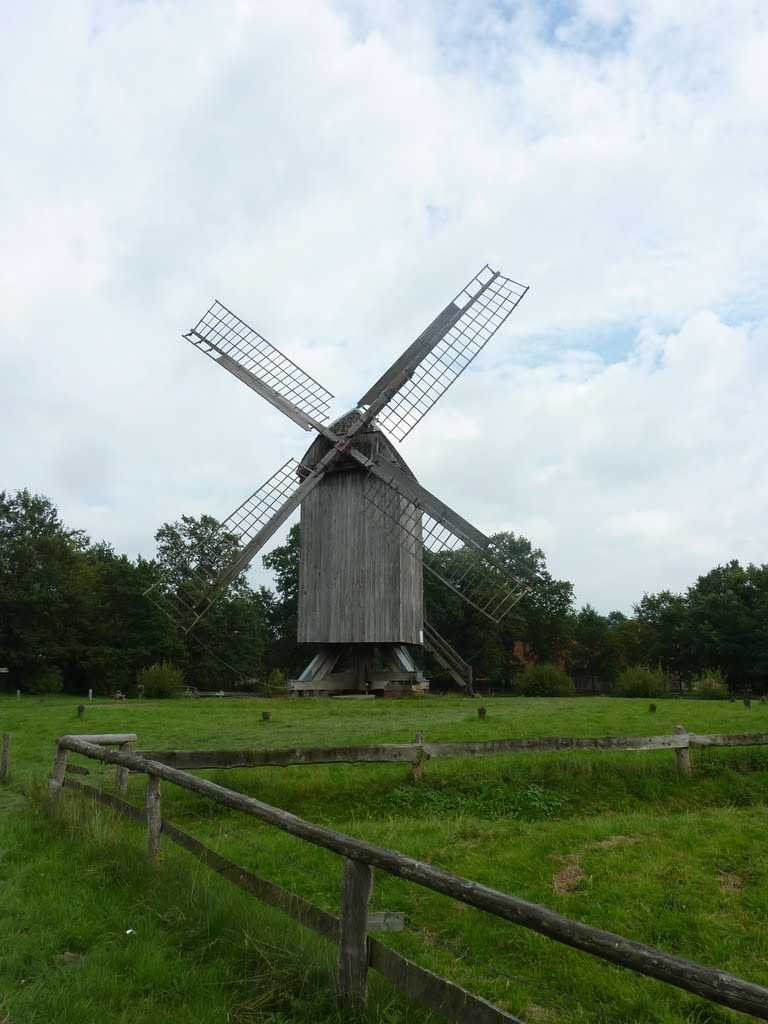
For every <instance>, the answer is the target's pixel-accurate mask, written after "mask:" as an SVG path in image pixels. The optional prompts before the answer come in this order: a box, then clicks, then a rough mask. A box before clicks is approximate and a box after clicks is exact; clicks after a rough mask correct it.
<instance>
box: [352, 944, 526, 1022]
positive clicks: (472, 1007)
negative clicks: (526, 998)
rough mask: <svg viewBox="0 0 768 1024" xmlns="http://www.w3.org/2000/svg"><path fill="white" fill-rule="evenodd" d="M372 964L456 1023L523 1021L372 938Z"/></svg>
mask: <svg viewBox="0 0 768 1024" xmlns="http://www.w3.org/2000/svg"><path fill="white" fill-rule="evenodd" d="M368 945H369V956H370V961H369V964H370V966H371V967H372V968H373V969H374V970H375V971H378V972H379V974H380V975H381V976H382V977H384V978H386V979H387V981H389V982H391V983H392V984H393V985H394V986H395V988H398V989H400V991H401V992H405V994H406V995H408V996H410V997H411V998H412V999H415V1000H416V1001H417V1002H419V1003H421V1005H422V1006H426V1007H427V1008H428V1009H430V1010H434V1011H435V1012H437V1013H440V1014H442V1015H443V1016H444V1017H447V1018H448V1020H451V1021H455V1022H456V1024H466V1022H467V1021H472V1024H523V1022H522V1021H521V1020H520V1018H519V1017H514V1016H512V1014H511V1013H507V1012H506V1011H505V1010H501V1009H499V1007H498V1006H494V1005H493V1003H489V1002H488V1001H487V1000H486V999H482V998H481V997H480V996H476V995H474V993H472V992H468V991H467V990H466V989H465V988H462V987H461V986H460V985H456V984H455V983H454V982H452V981H447V980H446V979H445V978H441V977H440V976H439V975H438V974H433V973H432V971H428V970H427V969H426V968H425V967H419V965H418V964H415V963H413V961H412V960H408V959H407V958H406V957H404V956H402V955H401V954H400V953H396V952H395V951H394V950H393V949H390V948H389V946H385V945H384V943H383V942H379V941H378V940H377V939H371V938H369V939H368Z"/></svg>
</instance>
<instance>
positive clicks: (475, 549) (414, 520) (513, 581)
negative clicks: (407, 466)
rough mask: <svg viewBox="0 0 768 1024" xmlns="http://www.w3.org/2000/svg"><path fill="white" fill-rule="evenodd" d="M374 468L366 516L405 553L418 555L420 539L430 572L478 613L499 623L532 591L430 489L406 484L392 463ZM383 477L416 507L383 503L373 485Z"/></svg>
mask: <svg viewBox="0 0 768 1024" xmlns="http://www.w3.org/2000/svg"><path fill="white" fill-rule="evenodd" d="M370 468H371V474H370V476H369V485H367V486H366V491H365V510H366V514H367V515H369V516H370V517H371V519H372V520H373V521H374V522H375V523H376V524H377V525H378V526H379V527H380V528H381V529H384V530H386V531H387V532H388V533H389V534H390V535H391V536H393V537H396V538H398V540H399V541H400V543H401V545H402V547H403V548H404V550H406V551H409V552H410V553H411V554H414V553H415V550H414V541H415V540H417V539H418V540H420V541H421V547H417V549H416V550H417V551H418V554H419V555H420V556H421V558H422V561H423V563H424V568H425V569H426V570H427V571H428V572H430V573H432V575H433V576H436V577H437V579H439V580H442V582H443V583H445V584H446V585H447V586H449V587H450V588H451V589H452V590H454V591H455V592H456V593H457V594H458V595H459V596H460V597H463V598H464V600H465V601H467V602H468V603H469V604H471V605H472V606H473V607H475V608H477V610H478V611H481V612H482V613H483V614H484V615H487V616H488V618H489V619H491V620H492V621H493V622H499V621H500V620H501V618H502V617H503V616H504V615H506V613H507V612H508V611H509V610H510V609H511V608H512V607H513V606H514V605H515V604H517V602H518V601H519V600H520V598H521V597H523V595H524V594H527V593H529V592H530V591H531V587H530V586H529V585H528V584H527V583H525V582H524V581H523V580H522V579H520V578H519V577H518V576H516V575H514V573H512V572H511V571H510V570H509V569H508V568H507V567H506V565H505V564H504V562H503V560H502V557H501V555H500V554H499V553H497V552H496V551H495V550H494V547H493V544H492V542H491V540H490V539H489V538H488V537H486V536H485V534H483V533H481V532H480V531H479V530H477V529H475V527H474V526H471V525H470V524H469V523H467V521H466V520H465V519H463V518H462V517H461V516H459V515H458V513H456V512H454V511H453V509H451V508H449V507H448V506H447V505H445V504H444V503H443V502H441V501H440V500H439V499H438V498H435V496H434V495H432V494H430V492H429V491H427V490H426V488H424V487H421V485H419V484H417V483H416V482H415V481H412V480H409V479H408V478H407V477H406V476H405V474H403V479H402V480H397V479H396V474H395V473H393V472H392V471H391V466H390V465H389V464H386V465H384V466H382V465H381V464H380V465H379V466H373V465H372V466H371V467H370ZM377 476H378V477H382V478H384V479H387V480H388V482H389V484H390V486H391V487H392V488H393V489H394V490H396V491H397V492H398V493H399V494H401V495H402V496H403V497H404V498H406V499H408V501H409V502H410V504H404V503H399V504H398V503H393V502H391V501H382V500H381V497H380V495H381V489H380V488H378V487H375V486H372V485H370V481H372V480H373V479H374V478H375V477H377ZM422 549H423V550H422Z"/></svg>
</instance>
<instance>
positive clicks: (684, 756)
mask: <svg viewBox="0 0 768 1024" xmlns="http://www.w3.org/2000/svg"><path fill="white" fill-rule="evenodd" d="M675 733H676V735H678V736H684V735H685V726H684V725H676V726H675ZM675 757H676V759H677V770H678V771H679V772H681V773H682V774H683V775H690V774H691V771H692V768H691V750H690V747H689V746H688V744H687V743H686V745H685V746H684V747H675Z"/></svg>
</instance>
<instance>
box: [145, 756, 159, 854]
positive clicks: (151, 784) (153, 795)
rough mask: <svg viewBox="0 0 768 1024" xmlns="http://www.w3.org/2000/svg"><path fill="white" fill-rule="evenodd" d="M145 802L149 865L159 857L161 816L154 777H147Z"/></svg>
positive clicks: (157, 781) (157, 789)
mask: <svg viewBox="0 0 768 1024" xmlns="http://www.w3.org/2000/svg"><path fill="white" fill-rule="evenodd" d="M145 800H146V805H147V856H148V857H149V863H150V864H156V863H157V860H158V858H159V856H160V833H161V831H162V828H163V815H162V809H161V807H160V780H159V779H158V778H157V777H156V776H154V775H148V776H147V790H146V795H145Z"/></svg>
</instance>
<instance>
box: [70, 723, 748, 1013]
mask: <svg viewBox="0 0 768 1024" xmlns="http://www.w3.org/2000/svg"><path fill="white" fill-rule="evenodd" d="M676 738H677V737H674V738H673V739H676ZM666 739H670V737H666ZM699 739H701V737H699ZM135 741H136V736H135V735H133V734H123V735H103V736H95V737H94V736H61V737H59V739H58V741H57V749H56V760H55V763H54V769H53V775H52V778H51V784H50V791H51V795H52V796H53V797H54V798H56V797H58V795H59V793H60V792H61V789H62V787H67V788H71V789H75V790H77V791H79V792H80V793H81V794H83V795H85V796H88V797H90V798H91V799H94V800H97V801H99V802H101V803H104V804H107V805H108V806H110V807H112V808H113V809H115V810H116V811H118V812H119V813H121V814H124V815H126V816H127V817H129V818H132V819H133V820H135V821H138V822H141V823H143V824H145V825H146V828H147V835H148V854H149V857H150V860H155V859H156V858H157V855H158V852H159V850H160V843H161V836H163V835H164V836H166V838H167V839H169V840H171V841H172V842H174V843H177V844H178V845H180V846H182V847H183V848H184V849H186V850H188V851H189V852H190V853H192V854H193V855H194V856H195V857H197V858H198V859H199V860H200V861H201V862H202V863H204V864H206V865H208V866H209V867H211V868H212V869H213V870H214V871H216V872H217V873H219V874H221V875H222V877H224V878H226V879H228V880H229V881H230V882H232V883H233V884H235V885H237V886H238V887H239V888H241V889H243V890H244V891H246V892H248V893H250V894H251V895H253V896H255V897H257V898H258V899H260V900H262V901H263V902H265V903H267V904H270V905H271V906H274V907H277V908H279V909H280V910H281V911H282V912H283V913H285V914H287V915H288V916H289V917H291V918H293V919H294V920H296V921H298V922H299V923H300V924H302V925H304V926H306V927H308V928H311V929H313V930H314V931H316V932H318V933H319V934H320V935H322V936H323V937H324V938H326V939H328V940H329V941H331V942H334V943H336V944H337V946H338V950H339V952H338V977H339V985H340V988H341V991H342V992H343V993H344V994H345V995H346V996H348V998H349V999H350V1000H352V1001H355V1000H363V999H365V995H366V991H367V975H368V970H369V968H373V969H374V970H376V971H378V972H379V973H380V974H381V975H382V976H384V977H385V978H387V979H388V980H389V981H390V982H391V983H392V984H393V985H395V986H396V987H397V988H398V989H400V990H401V991H402V992H405V993H406V994H407V995H409V996H411V997H412V998H414V999H416V1000H417V1001H419V1002H420V1003H422V1004H423V1005H424V1006H427V1007H428V1008H430V1009H432V1010H435V1011H437V1012H438V1013H441V1014H443V1015H444V1016H445V1017H447V1018H448V1019H449V1020H452V1021H456V1022H464V1021H467V1020H471V1021H473V1022H476V1024H502V1022H507V1024H509V1022H512V1024H515V1022H516V1024H522V1022H520V1021H519V1019H518V1018H517V1017H514V1016H513V1015H511V1014H510V1013H508V1012H506V1011H504V1010H501V1009H499V1008H498V1007H495V1006H493V1005H492V1004H491V1003H489V1002H487V1001H486V1000H484V999H482V998H480V997H479V996H476V995H474V994H473V993H471V992H468V991H467V990H466V989H463V988H461V987H460V986H458V985H456V984H454V983H452V982H450V981H448V980H446V979H445V978H440V977H438V976H437V975H435V974H433V973H432V972H431V971H428V970H426V969H425V968H423V967H420V966H418V965H417V964H415V963H413V962H412V961H410V960H408V959H406V958H405V957H403V956H401V955H400V954H399V953H396V952H395V951H394V950H393V949H391V948H389V947H388V946H386V945H384V944H383V943H381V942H380V941H379V940H377V939H375V938H373V937H372V936H370V935H369V934H368V932H369V931H373V930H375V929H376V927H377V922H376V921H375V920H372V917H371V915H369V914H368V903H369V900H370V896H371V890H372V885H373V869H374V868H379V869H380V870H383V871H386V872H388V873H389V874H392V875H395V876H397V877H399V878H403V879H405V880H407V881H409V882H414V883H416V884H418V885H421V886H424V887H425V888H427V889H431V890H432V891H434V892H438V893H442V894H443V895H445V896H448V897H450V898H452V899H454V900H458V901H459V902H462V903H465V904H467V905H469V906H472V907H476V908H477V909H479V910H483V911H485V912H487V913H489V914H493V915H494V916H496V917H500V918H503V919H505V920H507V921H511V922H512V923H514V924H517V925H520V926H522V927H524V928H528V929H531V930H532V931H535V932H538V933H540V934H542V935H545V936H547V937H548V938H551V939H554V940H556V941H557V942H561V943H564V944H565V945H568V946H572V947H574V948H576V949H580V950H584V951H585V952H588V953H591V954H593V955H594V956H597V957H600V958H602V959H603V960H607V961H610V962H611V963H615V964H619V965H621V966H624V967H627V968H629V969H630V970H632V971H635V972H636V973H639V974H644V975H648V976H649V977H652V978H657V979H660V980H662V981H665V982H667V983H669V984H671V985H674V986H676V987H678V988H681V989H684V990H686V991H689V992H693V993H695V994H696V995H699V996H703V997H704V998H705V999H709V1000H710V1001H711V1002H714V1003H718V1004H720V1005H722V1006H727V1007H730V1008H732V1009H736V1010H741V1011H743V1012H745V1013H751V1014H752V1015H753V1016H755V1017H757V1018H758V1019H760V1020H768V989H767V988H764V987H762V986H760V985H755V984H753V983H751V982H748V981H743V980H741V979H739V978H736V977H734V976H733V975H731V974H727V973H725V972H723V971H719V970H717V969H716V968H713V967H706V966H703V965H701V964H697V963H694V962H692V961H690V960H685V959H683V958H682V957H678V956H674V955H672V954H669V953H665V952H662V951H661V950H658V949H654V948H653V947H652V946H647V945H644V944H643V943H639V942H635V941H634V940H632V939H627V938H624V937H623V936H620V935H615V934H613V933H611V932H606V931H603V930H601V929H598V928H593V927H591V926H590V925H587V924H584V923H583V922H580V921H575V920H572V919H569V918H566V917H563V916H562V915H561V914H557V913H555V912H553V911H551V910H548V909H547V908H545V907H542V906H539V905H537V904H535V903H530V902H528V901H527V900H523V899H520V898H519V897H516V896H512V895H510V894H508V893H504V892H500V891H499V890H496V889H491V888H489V887H488V886H485V885H482V884H481V883H479V882H475V881H472V880H471V879H468V878H462V877H460V876H458V875H454V874H451V873H449V872H446V871H442V870H440V869H439V868H435V867H433V866H432V865H430V864H426V863H424V862H423V861H419V860H416V859H414V858H413V857H408V856H406V855H405V854H402V853H399V852H397V851H395V850H388V849H386V848H384V847H380V846H376V845H374V844H372V843H367V842H364V841H362V840H359V839H355V838H353V837H351V836H347V835H344V834H342V833H340V832H335V831H333V830H332V829H329V828H326V827H325V826H323V825H316V824H313V823H312V822H308V821H305V820H304V819H302V818H299V817H297V816H296V815H294V814H291V813H289V812H288V811H284V810H282V809H280V808H277V807H273V806H271V805H269V804H266V803H263V802H262V801H260V800H256V799H254V798H253V797H249V796H245V795H244V794H242V793H238V792H236V791H234V790H231V789H227V788H226V787H224V786H221V785H219V784H217V783H214V782H210V781H208V780H206V779H200V778H197V777H196V776H194V775H190V774H189V773H187V772H185V771H181V770H180V769H178V768H175V767H171V766H170V765H168V764H163V763H162V762H161V761H159V760H155V759H150V758H148V757H147V756H145V755H141V754H136V753H131V752H129V751H128V750H127V749H126V747H127V746H128V745H130V744H133V743H134V742H135ZM766 741H768V738H766V740H764V741H763V742H766ZM499 742H511V743H521V742H523V741H499ZM531 742H545V741H531ZM573 742H576V741H573ZM582 742H589V741H582ZM753 742H755V741H753ZM666 745H667V746H673V744H670V743H667V744H666ZM108 746H118V747H120V748H121V749H120V750H117V751H112V750H109V749H107V748H108ZM425 746H426V745H425ZM432 746H436V745H432ZM442 746H451V747H456V746H458V745H456V744H447V745H442ZM464 746H473V745H471V744H469V745H464ZM526 749H530V748H526ZM556 749H563V748H556ZM566 749H569V748H566ZM570 749H585V748H584V747H583V746H582V747H576V748H570ZM587 749H589V748H587ZM598 749H604V748H598ZM608 749H617V748H608ZM618 749H643V748H640V747H632V748H626V747H619V748H618ZM645 749H654V748H653V747H651V748H645ZM677 749H683V747H682V746H680V747H678V748H677ZM70 751H71V752H75V753H78V754H82V755H84V756H86V757H88V758H92V759H95V760H97V761H101V762H103V763H106V764H113V765H115V766H116V767H117V770H118V772H120V773H122V774H121V775H120V781H119V783H118V784H119V785H124V781H123V780H124V773H125V772H127V771H130V772H140V773H143V774H145V775H146V776H147V783H146V806H145V808H144V810H141V809H139V808H137V807H134V806H133V805H132V804H129V803H127V802H126V801H125V800H123V799H121V798H120V797H116V796H112V795H110V794H107V793H103V792H101V791H100V790H98V789H95V788H93V787H91V786H87V785H84V784H82V783H79V782H76V781H75V780H73V779H70V778H68V777H67V773H68V770H69V769H71V768H73V767H76V766H74V765H68V764H67V755H68V752H70ZM499 752H501V751H499ZM503 752H504V753H509V752H510V751H509V750H504V751H503ZM252 753H253V752H252ZM453 756H456V755H453ZM369 760H370V758H369ZM401 760H404V758H401ZM293 763H296V762H293ZM300 763H309V762H307V761H306V760H305V761H302V762H300ZM313 763H320V762H319V761H314V762H313ZM414 763H415V762H414ZM219 766H220V765H219ZM80 772H81V773H82V769H80ZM161 780H162V781H165V782H169V783H173V784H174V785H177V786H179V787H181V788H182V789H187V790H190V791H191V792H194V793H197V794H199V795H201V796H205V797H207V798H209V799H210V800H212V801H214V802H216V803H219V804H222V805H223V806H225V807H229V808H231V809H233V810H236V811H240V812H242V813H244V814H247V815H250V816H252V817H255V818H257V819H259V820H260V821H263V822H265V823H267V824H270V825H273V826H275V827H276V828H279V829H281V830H282V831H284V832H286V833H288V834H290V835H293V836H296V837H298V838H300V839H302V840H305V841H306V842H309V843H313V844H314V845H316V846H320V847H323V848H325V849H328V850H332V851H333V852H335V853H337V854H339V855H340V856H342V857H343V858H344V869H343V876H342V883H341V893H340V907H339V917H338V918H336V917H335V916H334V915H333V914H330V913H329V912H328V911H326V910H322V909H321V908H319V907H316V906H314V905H313V904H311V903H309V902H308V901H307V900H304V899H302V898H300V897H298V896H296V895H294V894H293V893H290V892H288V891H287V890H286V889H283V888H282V887H280V886H277V885H275V884H273V883H271V882H268V881H265V880H264V879H261V878H258V877H257V876H255V875H253V874H252V873H251V872H249V871H247V870H245V869H244V868H241V867H240V866H239V865H237V864H234V863H233V862H232V861H229V860H227V859H226V858H224V857H221V856H220V855H219V854H218V853H216V852H215V851H213V850H210V849H209V848H208V847H206V846H204V845H203V844H202V843H200V842H198V840H196V839H194V838H193V837H192V836H189V835H187V834H186V833H184V832H182V831H181V830H180V829H177V828H176V827H175V826H173V825H171V824H170V823H169V822H166V821H163V820H162V815H161V805H160V799H161V798H160V781H161ZM384 916H385V918H386V917H387V915H384ZM389 917H390V918H391V919H392V920H393V921H394V922H395V923H396V919H397V915H389ZM379 924H381V925H382V926H383V924H385V922H384V923H382V922H379Z"/></svg>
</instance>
